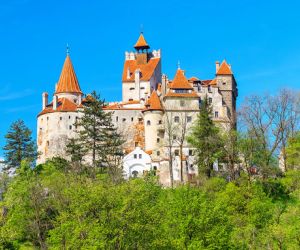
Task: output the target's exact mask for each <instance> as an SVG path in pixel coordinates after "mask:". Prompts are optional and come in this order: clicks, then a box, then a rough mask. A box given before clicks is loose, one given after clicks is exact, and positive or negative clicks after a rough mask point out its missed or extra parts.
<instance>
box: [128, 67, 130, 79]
mask: <svg viewBox="0 0 300 250" xmlns="http://www.w3.org/2000/svg"><path fill="white" fill-rule="evenodd" d="M127 79H130V69H129V67H128V68H127Z"/></svg>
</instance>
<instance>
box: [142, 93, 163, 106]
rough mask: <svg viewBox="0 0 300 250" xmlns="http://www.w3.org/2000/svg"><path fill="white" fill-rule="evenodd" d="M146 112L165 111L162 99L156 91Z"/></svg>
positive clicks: (152, 94)
mask: <svg viewBox="0 0 300 250" xmlns="http://www.w3.org/2000/svg"><path fill="white" fill-rule="evenodd" d="M146 108H147V109H146V110H163V108H162V106H161V102H160V99H159V97H158V95H157V93H156V91H155V90H153V91H152V93H151V96H150V98H149V99H148V101H147V103H146Z"/></svg>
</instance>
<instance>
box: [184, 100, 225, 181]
mask: <svg viewBox="0 0 300 250" xmlns="http://www.w3.org/2000/svg"><path fill="white" fill-rule="evenodd" d="M211 112H212V109H211V106H210V104H209V103H208V100H207V98H205V99H204V100H203V101H202V103H201V107H200V113H199V114H198V118H197V121H196V123H195V125H194V127H193V128H192V132H191V134H190V135H189V136H188V142H189V143H190V144H191V145H192V146H193V147H194V148H196V158H197V162H198V171H199V173H201V174H203V173H204V174H205V175H206V176H207V177H208V178H210V177H211V176H212V170H213V164H214V162H216V160H218V159H219V158H220V157H221V155H222V147H223V145H222V140H221V137H220V135H219V129H218V128H217V127H216V126H215V124H214V123H213V121H212V119H211Z"/></svg>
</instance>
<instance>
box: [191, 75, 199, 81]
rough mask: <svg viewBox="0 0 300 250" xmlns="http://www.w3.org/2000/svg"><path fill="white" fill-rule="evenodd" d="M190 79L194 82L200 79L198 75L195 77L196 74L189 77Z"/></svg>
mask: <svg viewBox="0 0 300 250" xmlns="http://www.w3.org/2000/svg"><path fill="white" fill-rule="evenodd" d="M189 81H192V82H194V81H199V78H197V77H195V76H192V77H191V78H190V79H189Z"/></svg>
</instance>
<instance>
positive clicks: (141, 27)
mask: <svg viewBox="0 0 300 250" xmlns="http://www.w3.org/2000/svg"><path fill="white" fill-rule="evenodd" d="M140 29H141V33H144V27H143V24H141V26H140Z"/></svg>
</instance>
